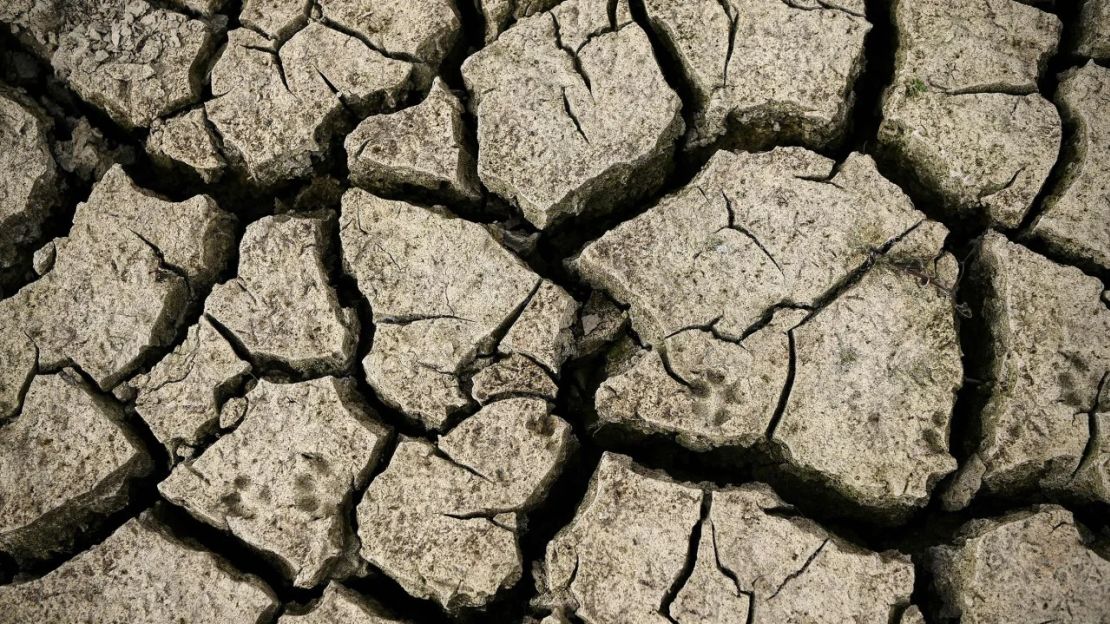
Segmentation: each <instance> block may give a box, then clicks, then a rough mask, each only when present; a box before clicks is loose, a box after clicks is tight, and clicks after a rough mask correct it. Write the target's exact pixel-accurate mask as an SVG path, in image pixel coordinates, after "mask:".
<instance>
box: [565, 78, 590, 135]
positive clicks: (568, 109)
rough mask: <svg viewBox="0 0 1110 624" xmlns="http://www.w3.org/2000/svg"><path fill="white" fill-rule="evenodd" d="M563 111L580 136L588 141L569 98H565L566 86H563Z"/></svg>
mask: <svg viewBox="0 0 1110 624" xmlns="http://www.w3.org/2000/svg"><path fill="white" fill-rule="evenodd" d="M563 111H564V112H565V113H566V114H567V117H569V118H570V121H571V123H573V124H574V128H575V129H576V130H578V134H579V136H581V137H582V140H584V141H585V142H586V143H589V142H590V137H588V136H586V131H585V130H583V129H582V124H581V123H580V122H579V121H578V115H575V114H574V109H573V108H571V105H570V99H569V98H567V89H566V87H563Z"/></svg>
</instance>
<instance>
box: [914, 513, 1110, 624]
mask: <svg viewBox="0 0 1110 624" xmlns="http://www.w3.org/2000/svg"><path fill="white" fill-rule="evenodd" d="M929 555H930V556H929V562H928V565H929V568H930V569H931V570H932V573H933V576H934V583H935V585H936V590H937V592H938V594H939V595H940V598H941V601H942V605H943V609H942V612H941V616H942V617H951V618H959V621H960V622H963V623H964V624H1002V623H1003V622H1053V621H1059V622H1107V621H1110V604H1108V603H1107V601H1106V596H1107V595H1110V561H1107V560H1106V559H1104V558H1102V557H1100V556H1099V555H1098V554H1096V553H1095V552H1094V551H1093V550H1090V549H1088V547H1087V546H1086V545H1085V544H1084V540H1083V538H1082V536H1081V534H1080V532H1079V531H1078V530H1077V527H1076V524H1075V521H1074V519H1073V518H1072V515H1071V512H1069V511H1067V510H1065V509H1063V508H1061V507H1056V506H1054V505H1048V506H1041V507H1035V508H1033V509H1031V510H1028V511H1019V512H1015V513H1011V514H1008V515H1006V516H1003V517H1001V518H998V519H984V520H973V521H972V522H970V523H968V524H967V525H965V526H964V528H963V530H962V531H961V534H960V535H959V536H958V537H957V539H956V541H955V542H954V543H952V544H951V545H944V546H938V547H935V548H933V549H931V550H930V553H929Z"/></svg>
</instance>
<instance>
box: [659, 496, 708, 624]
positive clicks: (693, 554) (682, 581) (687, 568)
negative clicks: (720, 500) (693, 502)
mask: <svg viewBox="0 0 1110 624" xmlns="http://www.w3.org/2000/svg"><path fill="white" fill-rule="evenodd" d="M712 504H713V492H711V491H708V490H705V491H703V492H702V496H701V509H700V515H699V517H698V521H697V523H695V524H694V526H693V528H691V529H690V541H689V543H688V545H687V548H686V560H685V562H684V564H683V567H682V569H681V570H680V571H679V573H678V576H676V577H675V579H674V582H672V583H671V586H670V587H669V588H667V592H666V593H665V594H663V600H662V601H661V602H660V604H659V615H662V616H663V617H665V618H667V620H668V621H670V622H672V623H674V624H678V622H677V621H676V620H675V619H674V617H672V616H671V605H672V604H674V601H675V599H676V598H678V594H679V593H681V592H682V588H683V587H685V586H686V583H687V582H689V580H690V577H691V576H692V575H693V574H694V568H695V566H697V559H698V546H699V545H700V544H701V533H702V529H703V527H704V526H705V524H706V521H707V520H708V518H709V511H710V507H711V506H712Z"/></svg>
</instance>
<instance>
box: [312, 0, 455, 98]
mask: <svg viewBox="0 0 1110 624" xmlns="http://www.w3.org/2000/svg"><path fill="white" fill-rule="evenodd" d="M318 4H319V6H320V9H321V10H322V11H323V15H324V21H325V22H329V23H332V24H335V25H336V26H337V27H338V28H340V29H341V30H343V31H344V32H349V33H352V34H353V35H354V36H356V37H358V38H359V39H361V40H362V41H365V42H366V43H367V44H368V45H369V46H370V47H371V48H373V49H375V50H378V51H379V52H381V53H382V54H384V55H386V56H388V57H389V58H395V59H403V60H406V61H409V62H412V63H416V64H418V65H420V66H422V67H418V68H417V69H416V72H417V73H418V74H420V76H422V78H421V80H427V81H428V82H430V79H431V76H432V75H434V74H435V73H436V71H437V70H438V69H439V64H440V63H441V62H442V61H443V57H445V56H447V53H448V52H450V51H451V48H452V47H453V46H454V45H455V41H456V40H457V39H458V38H459V33H460V30H461V26H462V25H461V23H460V21H459V12H458V9H457V8H455V3H454V1H453V0H376V1H375V2H371V3H367V2H364V1H363V0H319V2H318ZM428 82H424V85H427V84H428Z"/></svg>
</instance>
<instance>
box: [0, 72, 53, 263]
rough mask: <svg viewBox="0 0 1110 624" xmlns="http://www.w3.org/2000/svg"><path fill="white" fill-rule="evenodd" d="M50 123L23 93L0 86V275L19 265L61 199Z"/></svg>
mask: <svg viewBox="0 0 1110 624" xmlns="http://www.w3.org/2000/svg"><path fill="white" fill-rule="evenodd" d="M50 125H51V124H50V120H49V118H48V117H47V116H46V115H45V113H43V112H42V111H41V110H39V109H38V107H37V106H35V105H33V104H31V103H30V102H29V101H27V100H26V98H24V97H22V96H20V95H17V94H16V93H14V92H10V91H7V90H0V171H4V172H5V174H4V176H3V177H2V178H0V275H2V274H3V273H5V272H7V271H9V270H11V269H13V268H15V267H16V266H18V264H19V262H20V254H21V253H24V252H26V250H27V248H28V247H29V246H31V245H33V244H35V243H36V242H37V241H38V239H39V237H40V231H39V228H40V226H41V224H42V222H43V221H44V220H46V218H47V217H49V216H50V214H51V212H53V210H54V208H55V206H57V204H58V203H59V200H60V198H59V190H60V189H59V185H60V183H61V181H60V180H59V177H58V166H57V164H55V162H54V157H53V156H52V155H51V153H50V134H49V133H50Z"/></svg>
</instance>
